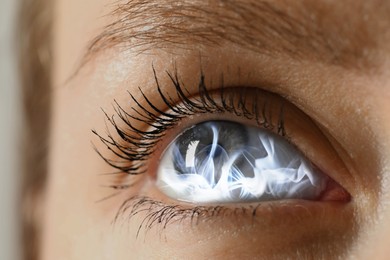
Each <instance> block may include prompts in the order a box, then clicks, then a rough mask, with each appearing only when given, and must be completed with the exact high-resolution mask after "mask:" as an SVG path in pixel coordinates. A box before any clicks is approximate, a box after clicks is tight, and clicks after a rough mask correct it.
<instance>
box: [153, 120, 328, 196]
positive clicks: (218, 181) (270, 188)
mask: <svg viewBox="0 0 390 260" xmlns="http://www.w3.org/2000/svg"><path fill="white" fill-rule="evenodd" d="M327 181H328V177H327V176H326V175H325V174H323V173H321V172H320V171H319V170H318V169H317V168H316V167H315V166H314V165H313V164H312V163H311V162H310V161H309V160H308V159H307V158H306V157H305V156H304V155H303V154H302V153H301V152H300V151H299V150H297V149H296V148H295V147H294V146H293V145H292V144H290V143H289V142H288V141H287V140H286V139H285V138H283V137H281V136H279V135H277V134H274V133H272V132H270V131H268V130H265V129H262V128H259V127H255V126H248V125H243V124H240V123H237V122H232V121H207V122H203V123H200V124H197V125H194V126H192V127H190V128H188V129H186V130H184V131H183V132H182V133H181V134H180V135H179V136H177V137H176V138H175V139H174V140H173V141H172V142H171V143H170V144H169V145H168V147H167V148H166V149H165V151H164V153H163V154H162V157H161V161H160V164H159V167H158V171H157V181H156V184H157V187H158V188H159V189H160V190H161V191H162V192H163V193H165V194H166V195H167V196H169V197H171V198H173V199H176V200H180V201H187V202H191V203H242V202H256V201H267V200H278V199H307V200H315V199H317V198H318V197H319V196H320V194H321V193H322V191H323V190H324V189H325V188H326V184H327Z"/></svg>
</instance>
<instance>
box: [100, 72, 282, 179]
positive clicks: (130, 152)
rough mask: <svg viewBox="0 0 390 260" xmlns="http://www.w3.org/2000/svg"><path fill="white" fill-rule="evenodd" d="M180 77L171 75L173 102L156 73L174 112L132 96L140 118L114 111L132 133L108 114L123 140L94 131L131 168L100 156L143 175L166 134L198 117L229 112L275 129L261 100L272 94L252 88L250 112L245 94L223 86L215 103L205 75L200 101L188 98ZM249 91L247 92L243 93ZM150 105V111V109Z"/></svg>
mask: <svg viewBox="0 0 390 260" xmlns="http://www.w3.org/2000/svg"><path fill="white" fill-rule="evenodd" d="M177 73H178V72H177V70H175V74H170V73H168V76H169V79H170V80H171V84H173V85H174V89H176V92H177V100H173V99H172V98H171V97H170V96H169V94H167V93H166V92H165V91H167V89H164V90H165V91H164V92H163V86H162V85H160V83H159V81H158V78H157V76H156V72H154V77H155V83H156V86H157V89H158V93H159V96H160V98H161V99H162V100H163V101H164V102H163V103H164V104H165V106H166V108H168V109H170V112H165V111H164V109H161V108H159V107H157V106H155V105H153V102H152V100H150V99H149V97H148V96H146V95H145V94H144V93H143V92H142V91H141V97H143V100H144V102H141V101H139V100H137V98H135V97H134V96H133V95H132V94H131V93H129V95H130V98H131V99H132V100H133V102H134V104H135V106H132V107H131V110H132V111H133V112H134V113H135V114H136V115H134V113H133V114H131V113H128V112H126V111H125V109H124V108H122V107H121V106H120V105H119V104H118V102H116V101H115V103H116V105H117V107H116V108H115V107H114V110H115V111H116V114H117V116H118V117H119V119H120V120H121V121H122V122H123V123H124V125H123V126H124V127H125V128H126V127H128V128H129V130H130V131H129V130H125V129H124V128H123V126H120V124H118V122H117V121H116V119H115V117H114V116H112V117H110V116H109V115H108V114H107V113H106V112H104V113H105V116H106V119H107V120H108V122H109V123H110V124H111V125H112V126H113V128H114V132H113V133H114V135H119V137H120V139H119V140H118V139H117V138H115V137H114V135H113V134H112V133H110V131H109V129H107V130H108V134H107V136H106V137H103V136H101V135H100V134H98V133H97V132H96V131H93V133H94V134H95V135H97V136H98V138H99V139H100V140H101V141H102V142H103V144H104V145H105V146H106V148H108V149H109V150H110V151H111V152H113V153H114V155H116V156H117V157H119V158H122V159H124V160H125V159H128V160H130V161H131V165H129V164H126V163H118V162H115V161H114V160H111V159H109V158H104V156H103V155H102V154H101V153H99V155H100V156H101V157H103V159H104V160H105V161H106V162H107V163H108V164H109V165H111V166H112V167H114V168H116V169H118V170H120V171H122V172H127V173H129V174H141V173H143V172H144V170H142V168H143V162H144V161H146V159H147V157H148V156H149V155H151V154H152V153H153V148H154V147H155V145H156V144H157V143H158V142H159V138H161V137H163V136H164V135H165V131H166V130H167V129H169V128H172V127H173V126H175V125H176V123H177V122H178V121H180V120H181V118H183V117H187V116H189V115H194V114H197V113H221V112H223V111H228V112H230V113H233V114H235V115H236V116H239V117H240V116H242V117H247V118H248V119H255V120H256V122H257V123H258V124H259V125H262V126H263V127H264V128H269V127H274V125H272V124H271V123H270V122H269V121H268V119H267V118H268V117H267V115H266V114H265V112H264V111H265V109H266V106H267V105H268V104H267V103H268V102H269V101H267V97H266V96H261V95H269V94H266V93H265V92H263V91H262V90H260V89H259V88H252V91H254V92H251V93H252V97H251V98H253V100H252V103H253V104H254V106H252V107H250V108H247V107H246V104H245V103H246V100H242V99H241V98H242V97H244V96H245V94H246V93H245V91H244V92H243V91H242V90H241V91H239V92H240V94H239V95H238V99H237V98H236V97H237V95H233V92H229V91H227V90H226V88H225V87H224V86H223V85H222V86H220V88H219V90H220V91H219V95H218V94H217V96H219V98H220V101H221V102H220V103H219V104H218V102H216V101H214V98H213V97H212V96H211V95H210V94H209V93H210V92H209V90H208V89H207V87H206V85H205V82H204V75H203V73H202V72H201V74H200V78H199V84H198V86H199V89H198V92H199V93H198V99H196V98H190V97H188V96H187V95H191V94H190V92H188V91H187V89H186V88H185V86H183V85H182V84H181V83H180V79H179V78H178V75H177ZM245 89H246V88H244V89H243V90H245ZM185 92H186V93H185ZM260 93H261V94H260ZM253 94H254V96H253ZM258 96H259V97H260V96H261V98H263V99H264V100H263V101H262V102H263V105H264V107H260V108H258V107H257V105H258V100H257V97H258ZM237 100H238V103H237ZM148 105H149V108H147V106H148ZM259 106H261V105H259ZM250 110H251V111H250ZM164 115H165V116H164ZM166 115H169V116H166ZM134 121H140V122H141V123H142V124H144V125H146V126H148V129H147V130H145V129H144V128H143V129H141V128H138V127H137V126H135V125H136V124H135V122H134ZM276 127H277V130H278V131H281V133H284V128H283V127H284V125H283V124H280V121H279V122H278V123H277V126H276ZM280 127H282V128H280ZM121 141H123V142H121Z"/></svg>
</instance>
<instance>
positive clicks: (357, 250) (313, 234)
mask: <svg viewBox="0 0 390 260" xmlns="http://www.w3.org/2000/svg"><path fill="white" fill-rule="evenodd" d="M242 2H243V3H244V4H248V5H249V4H250V3H251V1H242ZM355 2H356V1H354V3H355ZM212 3H213V1H210V4H211V5H210V6H211V7H210V8H211V10H212V9H213V8H217V7H216V6H214V5H212ZM315 3H317V4H311V5H309V6H308V9H309V13H310V8H312V9H313V13H316V14H317V15H318V17H323V18H324V21H326V22H327V23H331V22H332V21H334V22H335V24H340V23H339V22H340V21H342V20H343V19H344V22H345V24H350V25H351V27H352V29H351V30H348V31H359V29H360V28H361V27H360V26H361V23H360V22H361V21H360V19H363V16H362V17H361V16H358V15H356V16H354V15H353V12H351V14H350V15H349V16H348V15H345V14H344V13H343V12H344V11H345V10H347V9H348V8H349V7H348V5H347V4H345V5H342V4H337V1H334V3H333V2H332V1H330V2H329V3H327V4H326V5H325V6H326V7H327V8H330V10H332V12H330V11H329V12H327V11H326V10H329V9H326V8H325V9H321V8H318V7H321V6H322V1H316V2H315ZM289 4H290V5H286V3H282V2H278V3H276V5H277V6H278V7H280V8H281V9H283V10H287V9H288V7H290V8H291V10H290V11H291V12H292V13H293V14H294V12H297V10H300V9H299V7H300V6H299V5H298V4H291V3H290V2H289ZM195 5H199V3H196V2H195ZM317 5H318V6H317ZM388 5H389V4H388V3H385V2H384V3H377V2H372V4H371V5H370V4H368V5H366V6H365V8H366V9H364V13H366V14H368V15H369V17H375V19H374V18H372V19H371V20H370V21H380V22H378V23H373V24H371V22H367V24H368V25H367V26H368V28H367V29H368V30H367V31H368V32H369V35H367V37H358V38H359V39H360V38H363V39H364V38H367V39H368V40H367V42H363V43H360V44H361V46H360V47H361V48H357V50H360V49H362V50H363V49H365V50H368V54H367V55H363V56H361V57H359V58H356V60H355V58H353V59H351V60H349V59H348V58H345V57H343V56H340V57H341V60H343V61H345V62H339V63H338V62H334V61H333V62H331V61H329V60H327V59H326V57H328V56H326V55H325V56H321V55H319V56H316V55H307V57H306V56H305V58H298V57H294V56H291V55H286V54H285V53H283V51H273V52H270V53H261V52H259V51H256V50H248V49H247V48H244V47H243V46H242V45H244V43H242V44H240V43H232V42H229V41H228V40H226V41H223V40H221V41H220V42H219V45H218V46H213V45H209V44H203V43H202V40H200V41H199V42H190V43H189V45H188V48H174V47H173V46H170V45H169V44H167V45H164V46H165V48H161V46H160V45H158V44H157V45H153V46H154V47H153V46H151V47H150V46H149V47H148V50H147V52H142V53H141V54H139V52H138V51H137V49H136V48H135V50H136V51H127V52H123V51H120V50H119V49H118V48H115V46H113V47H109V48H108V47H107V48H104V50H103V51H101V50H99V51H98V52H97V53H93V54H92V56H93V57H90V56H88V59H87V62H86V63H84V65H83V66H82V68H81V69H78V70H77V68H78V64H79V62H80V60H82V59H83V57H85V51H86V48H87V47H88V46H89V44H90V42H91V40H92V39H94V38H95V37H96V36H97V35H99V33H101V30H102V28H104V26H106V25H107V24H109V23H111V22H113V21H115V18H114V17H112V16H110V15H108V16H106V15H105V14H107V13H110V12H111V11H112V8H113V5H112V3H111V1H108V0H99V1H96V0H84V1H76V0H70V1H69V0H67V1H65V0H57V1H56V7H55V14H56V15H55V19H56V20H55V21H54V22H55V27H54V57H55V58H54V60H55V64H54V82H53V86H54V87H53V92H52V97H53V103H52V104H53V106H52V109H53V118H52V119H53V120H52V125H51V130H52V132H51V133H52V134H51V139H50V140H51V146H50V156H49V173H50V174H49V181H48V184H47V187H46V190H45V195H44V198H45V199H44V203H43V205H44V219H43V220H42V223H43V236H42V248H41V256H42V259H184V258H186V259H210V258H211V259H219V258H221V259H230V258H231V259H237V258H239V257H240V258H260V259H273V258H275V259H277V258H287V257H293V258H294V257H299V258H300V259H321V258H327V259H330V258H336V257H341V258H358V259H367V258H369V257H370V258H372V259H386V256H387V255H388V253H390V251H389V250H390V249H389V248H388V246H387V243H386V241H389V239H390V211H389V209H388V206H387V204H386V203H385V202H386V201H388V199H389V193H390V190H389V189H388V188H387V187H388V185H387V184H388V178H389V175H390V160H389V159H388V158H390V114H389V113H388V111H390V102H389V100H390V91H389V88H390V81H389V78H390V75H389V73H388V71H390V65H389V63H388V62H387V60H388V59H387V58H388V57H389V56H390V50H389V49H388V47H387V46H386V45H388V44H386V43H388V40H389V39H388V38H389V32H388V31H387V30H386V29H387V28H390V27H387V26H386V25H387V20H388V17H387V16H385V14H386V12H379V11H378V10H380V9H386V8H388ZM351 6H352V7H353V6H354V5H353V4H352V5H351ZM356 6H358V4H356ZM352 7H351V8H352ZM286 8H287V9H286ZM314 10H316V11H314ZM318 10H325V11H321V12H320V11H318ZM297 14H299V13H297ZM338 14H339V15H338ZM373 14H375V15H374V16H372V15H373ZM146 15H147V14H146ZM370 15H371V16H370ZM381 15H383V17H382V16H381ZM341 18H342V19H341ZM321 19H322V18H321ZM363 24H365V23H364V22H363ZM330 27H331V26H330ZM332 28H336V27H332ZM308 37H310V35H309V36H308ZM336 38H337V37H336ZM337 39H343V35H339V37H338V38H337ZM136 41H137V40H136ZM275 41H277V40H276V39H275ZM303 41H305V40H303ZM276 44H277V42H276V43H275V45H276ZM349 47H350V46H349ZM351 48H352V47H351ZM200 56H201V58H200ZM356 56H359V55H356ZM324 57H325V58H324ZM152 64H153V67H154V68H155V70H156V73H157V76H158V78H159V81H160V83H161V85H162V86H164V87H163V88H166V90H169V86H170V85H169V78H168V77H167V75H166V73H165V71H166V70H169V71H174V68H177V70H178V72H179V75H180V78H181V79H182V80H183V82H185V83H186V86H188V90H189V92H190V93H191V94H193V95H196V93H197V88H196V87H197V83H198V80H199V75H200V69H199V68H202V70H203V71H204V75H205V77H206V79H207V80H209V81H210V82H213V83H211V84H210V88H218V82H219V79H220V75H222V74H223V75H224V76H225V77H224V85H225V86H228V87H229V86H235V87H243V86H250V87H256V88H261V89H263V90H265V91H269V92H273V93H276V94H278V95H280V96H283V97H284V98H286V100H287V101H288V102H290V103H292V104H294V106H296V107H298V108H299V109H300V110H302V111H303V112H304V113H305V114H306V115H307V116H308V117H310V118H311V120H313V121H314V122H315V125H316V127H318V129H320V131H321V133H322V134H320V135H317V134H310V133H312V132H313V131H312V130H311V129H312V127H313V126H312V125H311V124H307V127H306V125H305V123H302V124H297V123H295V124H294V123H291V124H290V125H292V126H291V127H290V130H289V133H290V134H291V136H292V139H293V142H294V143H295V144H296V145H297V146H298V148H299V149H300V150H302V151H304V152H305V154H306V155H307V156H308V158H309V159H310V160H311V161H313V162H314V163H315V164H317V165H318V166H320V168H321V169H324V172H325V173H326V174H329V175H330V176H331V177H332V178H333V179H334V180H335V181H336V182H337V183H338V184H339V185H341V186H342V187H343V188H345V190H347V191H348V192H349V194H350V195H351V201H350V202H340V201H333V202H329V201H327V202H326V201H325V202H324V201H321V202H302V201H293V202H286V201H282V202H275V203H274V204H267V203H265V204H264V205H265V206H264V207H263V208H262V209H261V210H260V211H259V212H258V213H257V216H256V218H255V220H254V222H253V219H252V218H250V217H248V216H247V215H239V216H236V217H232V216H229V215H227V216H225V217H222V216H220V217H217V218H213V219H210V218H202V219H201V220H200V221H199V223H198V224H197V225H191V223H190V222H189V221H187V220H185V221H183V223H179V222H175V223H173V224H170V225H168V226H167V228H165V229H162V228H161V227H159V226H158V225H156V226H154V227H153V228H151V229H150V230H149V231H148V232H146V233H145V232H143V231H141V233H140V234H141V235H140V236H138V238H137V237H136V235H135V234H136V231H137V229H138V227H139V225H140V223H141V222H142V220H143V219H144V217H145V216H143V215H142V214H140V215H137V216H136V217H133V218H131V219H130V220H126V218H120V220H119V221H118V222H117V223H116V224H113V223H112V221H113V219H114V218H115V216H116V214H117V212H118V209H119V208H120V206H121V204H122V203H123V201H125V200H126V199H127V198H129V197H131V196H134V195H145V196H148V197H152V198H154V199H156V200H159V201H163V202H164V203H166V204H168V205H181V206H182V207H190V206H191V205H187V204H186V203H182V202H177V201H173V200H172V199H169V198H167V197H164V195H162V194H161V193H160V192H158V190H157V189H156V188H155V187H154V185H153V181H149V179H148V178H147V177H142V176H141V177H136V178H138V179H139V180H140V182H139V184H138V185H136V186H135V187H132V188H129V189H125V190H123V191H121V192H120V193H119V194H118V195H116V196H114V197H111V198H108V199H106V200H103V201H102V199H104V198H107V197H108V196H110V195H112V194H114V193H115V194H116V191H115V190H113V189H111V188H107V187H104V186H108V185H110V184H112V183H114V182H115V183H127V182H128V181H131V179H130V178H129V177H128V176H126V175H116V176H113V175H101V173H107V172H113V169H112V168H111V167H110V166H109V165H107V164H106V163H105V162H104V161H103V160H102V158H101V157H99V156H98V155H97V153H96V152H95V151H94V149H93V147H92V145H91V141H92V143H93V144H94V145H95V146H96V147H97V149H98V150H99V151H102V152H104V153H105V152H106V148H105V146H104V145H103V144H102V143H101V142H100V141H99V139H98V138H97V137H96V136H94V135H93V134H92V133H91V129H96V130H97V132H99V133H102V134H103V135H104V133H105V131H106V130H105V129H106V126H105V120H104V119H105V118H104V114H103V113H102V112H101V110H100V108H103V109H105V110H106V111H107V113H108V114H109V115H113V114H114V111H113V109H112V104H113V101H114V99H115V100H117V101H118V102H119V103H120V104H124V108H125V109H127V110H130V109H131V105H130V103H129V101H130V97H129V96H128V95H127V92H126V91H129V92H130V93H133V95H134V96H135V97H136V98H137V100H138V99H139V100H142V98H141V94H140V92H139V91H138V87H139V86H140V87H141V88H142V90H143V91H144V92H145V94H146V95H147V96H148V97H150V100H151V101H152V102H153V103H155V104H157V105H159V106H162V102H161V100H160V99H159V98H158V97H157V96H156V95H155V93H156V92H155V81H154V80H155V79H154V77H153V71H152ZM351 64H352V65H351ZM75 70H77V73H76V74H74V72H75ZM72 75H73V76H72ZM194 75H196V76H194ZM165 109H166V108H165ZM224 116H225V117H226V118H229V115H221V118H222V119H223V118H224ZM207 119H215V118H213V117H212V116H209V117H208V115H205V116H204V117H203V118H197V120H200V121H202V120H207ZM290 121H291V122H293V121H294V120H293V119H291V120H290ZM183 124H184V125H185V124H188V125H191V124H192V122H191V120H189V121H188V119H187V121H185V120H184V121H183ZM137 126H139V127H141V128H142V127H143V128H145V127H146V126H145V125H142V124H138V125H137ZM308 129H309V130H308ZM181 130H182V129H181V128H180V127H178V128H176V129H175V130H172V131H171V132H168V133H167V137H166V138H167V139H166V140H165V141H162V142H161V144H160V146H158V147H157V150H156V153H155V154H154V155H153V156H151V157H150V158H149V159H148V161H147V162H148V164H149V165H150V167H149V170H148V171H147V173H146V175H147V176H153V174H155V171H156V169H157V167H158V161H157V160H158V158H159V155H161V154H162V150H163V149H164V145H166V144H167V143H169V142H170V140H169V138H172V136H173V137H174V136H175V135H176V134H177V133H179V132H180V131H181ZM171 140H172V139H171ZM108 156H111V157H110V158H113V159H114V158H115V157H113V155H112V154H111V155H108ZM117 176H119V177H117ZM241 206H242V205H239V204H234V205H228V207H229V208H235V207H241ZM244 206H247V205H244ZM275 208H276V210H275ZM272 209H273V210H272Z"/></svg>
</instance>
